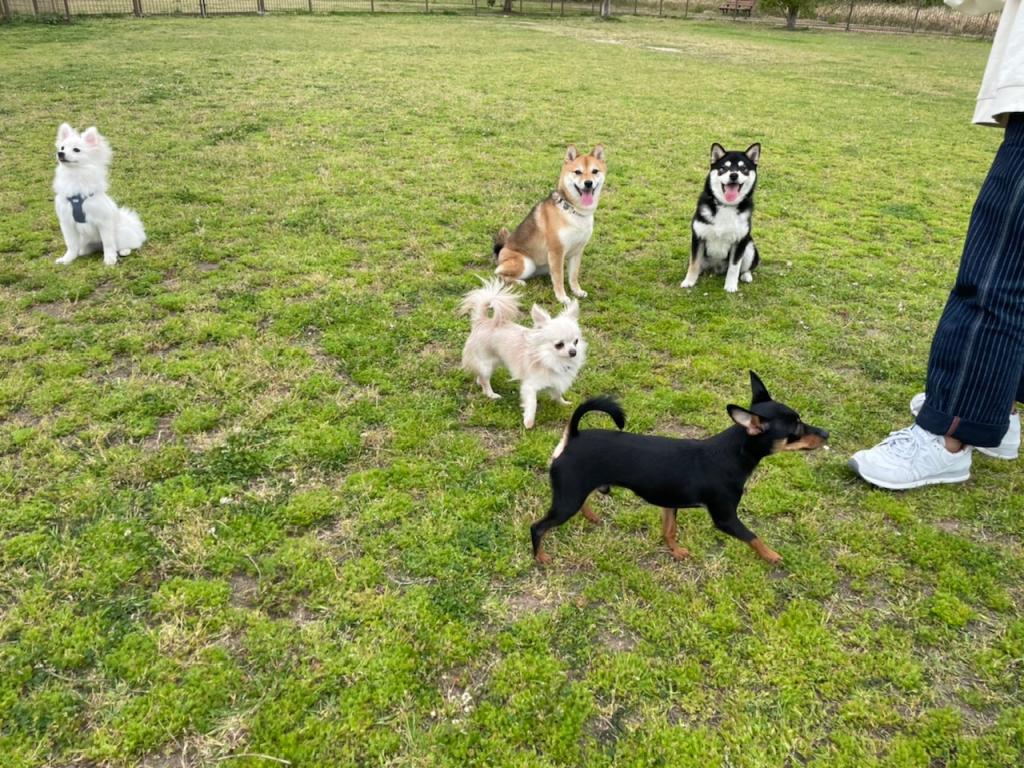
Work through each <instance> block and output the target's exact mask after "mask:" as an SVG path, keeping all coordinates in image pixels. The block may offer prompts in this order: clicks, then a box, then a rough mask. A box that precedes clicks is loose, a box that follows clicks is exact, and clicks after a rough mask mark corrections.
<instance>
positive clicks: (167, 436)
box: [142, 416, 175, 451]
mask: <svg viewBox="0 0 1024 768" xmlns="http://www.w3.org/2000/svg"><path fill="white" fill-rule="evenodd" d="M173 423H174V417H173V416H161V417H160V418H159V419H157V421H156V430H155V431H154V432H153V434H152V435H150V436H149V437H145V438H143V439H142V448H143V450H146V451H155V450H156V449H157V448H159V447H160V446H162V445H166V444H167V443H170V442H173V441H174V438H175V434H174V430H173V429H172V428H171V424H173Z"/></svg>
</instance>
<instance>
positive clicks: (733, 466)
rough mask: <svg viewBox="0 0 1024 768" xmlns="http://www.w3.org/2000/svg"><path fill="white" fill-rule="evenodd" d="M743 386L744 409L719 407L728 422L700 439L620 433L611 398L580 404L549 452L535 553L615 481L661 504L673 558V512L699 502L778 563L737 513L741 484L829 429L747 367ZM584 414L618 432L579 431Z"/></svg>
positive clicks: (622, 420) (723, 527)
mask: <svg viewBox="0 0 1024 768" xmlns="http://www.w3.org/2000/svg"><path fill="white" fill-rule="evenodd" d="M750 388H751V390H752V397H751V404H750V408H749V409H747V408H741V407H740V406H738V405H729V406H726V409H727V410H728V412H729V416H731V417H732V420H733V421H734V422H735V424H734V425H733V426H731V427H729V428H728V429H727V430H725V431H724V432H720V433H718V434H717V435H713V436H712V437H709V438H707V439H705V440H678V439H675V438H670V437H658V436H654V435H635V434H631V433H629V432H622V431H621V430H622V429H623V427H624V426H625V424H626V415H625V414H624V413H623V411H622V408H621V407H619V404H618V403H617V402H615V400H613V399H612V398H610V397H598V398H594V399H592V400H588V401H587V402H585V403H583V404H582V405H580V406H579V407H578V408H577V409H576V411H575V412H574V413H573V415H572V419H571V420H570V421H569V426H568V428H567V429H566V431H565V434H564V435H563V436H562V441H561V442H560V443H559V444H558V446H557V447H556V448H555V452H554V455H553V457H552V458H553V461H552V463H551V509H550V510H549V511H548V514H547V517H545V518H544V519H542V520H538V521H537V522H536V523H534V524H533V525H532V526H530V535H531V537H532V538H533V556H534V558H536V560H537V561H538V562H541V563H547V562H549V561H550V558H549V557H548V555H546V554H545V553H544V547H543V541H544V534H546V533H547V532H548V529H550V528H553V527H555V526H557V525H561V524H562V523H564V522H565V521H566V520H568V519H569V518H570V517H572V516H573V515H575V514H576V513H577V512H580V511H582V512H583V515H584V517H586V518H587V519H588V520H590V521H591V522H594V523H596V522H598V518H597V516H596V515H595V514H594V512H593V510H591V509H590V506H589V505H588V504H587V497H588V496H590V494H591V492H592V491H595V490H599V489H600V490H603V491H605V492H607V488H608V487H609V486H613V485H618V486H622V487H623V488H628V489H629V490H631V491H633V493H635V494H636V495H637V496H639V497H640V498H642V499H644V500H645V501H648V502H650V503H651V504H656V505H657V506H659V507H661V508H662V510H663V514H662V523H661V530H662V534H663V535H664V537H665V543H666V544H668V547H669V550H670V551H671V552H672V556H673V557H675V558H676V559H682V558H684V557H687V556H689V554H690V553H689V552H688V551H687V550H686V549H684V548H683V547H680V546H679V545H678V544H677V543H676V512H677V511H678V510H679V508H680V507H706V508H707V510H708V512H709V513H710V514H711V519H712V521H713V522H714V524H715V526H716V527H717V528H718V529H719V530H720V531H723V532H725V533H727V534H729V535H730V536H735V537H736V538H737V539H739V540H740V541H744V542H746V543H747V544H749V545H750V546H751V547H752V548H753V549H754V551H755V552H757V554H758V555H760V556H761V557H762V558H763V559H765V560H767V561H768V562H769V563H777V562H779V561H780V560H782V557H781V556H780V555H779V554H778V553H777V552H775V551H773V550H772V549H771V548H769V547H768V546H767V545H766V544H765V543H764V542H763V541H761V540H760V539H759V538H757V536H755V535H754V533H753V532H752V531H750V529H748V528H747V527H746V526H745V525H743V523H742V522H741V521H740V519H739V517H738V516H737V514H736V510H737V507H739V503H740V498H741V497H742V496H743V486H744V485H745V484H746V482H747V478H749V477H750V475H751V474H752V473H753V471H754V469H755V468H756V467H757V465H758V463H759V462H760V461H761V459H763V458H764V457H765V456H768V455H769V454H772V453H777V452H778V451H797V450H811V449H814V448H818V447H820V446H822V445H824V444H825V441H827V440H828V432H826V431H825V430H824V429H819V428H818V427H812V426H810V425H809V424H804V423H803V422H802V421H801V420H800V414H798V413H797V412H796V411H794V410H793V409H792V408H789V407H787V406H785V405H783V404H782V403H777V402H775V401H774V400H772V397H771V395H769V394H768V390H767V389H765V386H764V384H762V383H761V379H759V378H758V376H757V374H756V373H754V372H753V371H751V372H750ZM588 411H602V412H603V413H606V414H608V415H609V416H611V418H612V420H613V421H614V422H615V425H616V426H617V427H618V428H619V430H620V431H618V432H616V431H614V430H610V429H588V430H585V431H583V432H580V431H579V423H580V417H582V416H583V414H585V413H587V412H588Z"/></svg>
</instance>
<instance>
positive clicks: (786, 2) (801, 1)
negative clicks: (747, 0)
mask: <svg viewBox="0 0 1024 768" xmlns="http://www.w3.org/2000/svg"><path fill="white" fill-rule="evenodd" d="M817 4H818V0H761V8H762V10H765V11H773V10H779V11H782V12H783V13H784V14H785V16H786V29H796V19H797V16H799V15H800V14H801V13H802V14H803V15H804V16H805V17H807V16H810V15H811V14H813V13H814V8H815V6H817Z"/></svg>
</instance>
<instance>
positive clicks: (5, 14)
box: [0, 0, 11, 21]
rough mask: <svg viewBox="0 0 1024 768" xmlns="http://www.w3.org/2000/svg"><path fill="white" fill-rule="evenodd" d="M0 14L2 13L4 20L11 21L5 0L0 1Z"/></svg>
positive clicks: (9, 10)
mask: <svg viewBox="0 0 1024 768" xmlns="http://www.w3.org/2000/svg"><path fill="white" fill-rule="evenodd" d="M0 12H2V13H3V17H4V19H6V20H7V21H10V20H11V9H10V8H8V7H7V0H0Z"/></svg>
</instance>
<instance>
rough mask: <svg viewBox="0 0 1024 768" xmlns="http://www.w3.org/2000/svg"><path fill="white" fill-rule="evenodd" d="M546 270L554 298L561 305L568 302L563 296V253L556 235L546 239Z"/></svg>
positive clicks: (564, 295)
mask: <svg viewBox="0 0 1024 768" xmlns="http://www.w3.org/2000/svg"><path fill="white" fill-rule="evenodd" d="M548 269H549V270H550V272H551V287H552V288H554V289H555V298H556V299H558V300H559V301H560V302H562V303H563V304H565V303H567V302H568V301H569V297H568V296H567V295H566V294H565V252H564V249H563V248H562V242H561V241H560V240H559V239H558V237H557V235H556V236H552V237H549V238H548Z"/></svg>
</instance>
